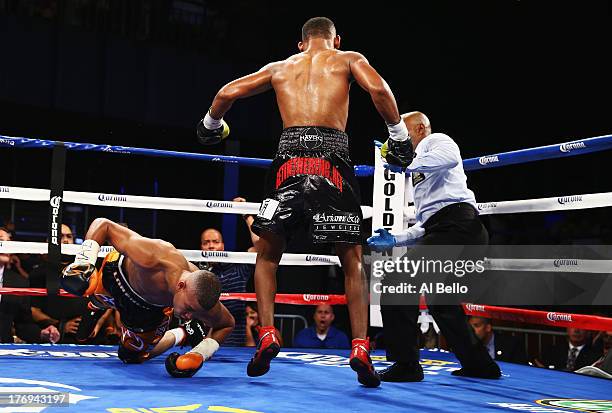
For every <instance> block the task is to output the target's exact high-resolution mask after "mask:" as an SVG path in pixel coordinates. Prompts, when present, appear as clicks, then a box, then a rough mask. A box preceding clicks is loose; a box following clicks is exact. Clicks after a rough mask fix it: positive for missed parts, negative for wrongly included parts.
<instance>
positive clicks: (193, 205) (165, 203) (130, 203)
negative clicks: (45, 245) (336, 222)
mask: <svg viewBox="0 0 612 413" xmlns="http://www.w3.org/2000/svg"><path fill="white" fill-rule="evenodd" d="M49 197H50V191H49V190H48V189H37V188H22V187H15V186H0V199H1V198H4V199H17V200H21V201H49ZM63 201H64V202H66V203H73V204H83V205H97V206H109V207H120V208H145V209H165V210H171V211H195V212H210V213H218V214H254V215H256V214H257V213H258V212H259V205H260V204H259V203H257V202H232V201H211V200H207V199H187V198H163V197H154V196H140V195H120V194H103V193H93V192H74V191H64V199H63ZM361 211H362V213H363V218H364V219H368V218H371V217H372V207H370V206H367V205H363V206H362V207H361Z"/></svg>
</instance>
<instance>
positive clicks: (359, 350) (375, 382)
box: [349, 337, 380, 387]
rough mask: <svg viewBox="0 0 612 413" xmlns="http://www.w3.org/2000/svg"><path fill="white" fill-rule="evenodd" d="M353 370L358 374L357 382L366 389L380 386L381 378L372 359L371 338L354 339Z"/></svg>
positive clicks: (351, 363) (352, 352) (351, 361)
mask: <svg viewBox="0 0 612 413" xmlns="http://www.w3.org/2000/svg"><path fill="white" fill-rule="evenodd" d="M349 364H350V365H351V368H352V369H353V370H354V371H356V372H357V380H358V381H359V383H361V384H363V385H364V386H366V387H378V386H380V377H379V375H378V373H377V372H376V370H374V366H373V365H372V359H371V358H370V340H369V338H367V337H366V338H365V339H363V338H354V339H353V341H352V350H351V360H350V362H349Z"/></svg>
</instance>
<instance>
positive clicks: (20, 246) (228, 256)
mask: <svg viewBox="0 0 612 413" xmlns="http://www.w3.org/2000/svg"><path fill="white" fill-rule="evenodd" d="M61 248H62V254H66V255H77V254H78V253H79V251H80V249H81V246H80V245H77V244H62V245H61ZM112 250H113V247H110V246H102V247H101V248H100V252H99V253H98V257H105V256H106V254H108V253H109V252H110V251H112ZM47 251H48V244H47V243H45V242H24V241H0V253H2V254H47ZM179 251H180V252H181V253H182V254H183V255H184V256H185V258H186V259H187V261H192V262H222V263H228V264H255V261H256V259H257V253H256V252H242V251H238V252H234V251H202V250H179ZM280 265H299V266H314V265H338V266H340V259H339V258H338V257H337V256H335V255H319V254H292V253H284V254H283V256H282V258H281V260H280Z"/></svg>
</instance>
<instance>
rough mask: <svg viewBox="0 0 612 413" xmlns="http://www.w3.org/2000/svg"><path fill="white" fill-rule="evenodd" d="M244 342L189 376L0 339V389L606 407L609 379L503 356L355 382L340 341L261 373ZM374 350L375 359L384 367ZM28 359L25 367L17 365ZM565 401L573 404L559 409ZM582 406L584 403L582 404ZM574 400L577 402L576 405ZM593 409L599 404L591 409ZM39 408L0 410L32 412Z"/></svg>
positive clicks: (141, 401)
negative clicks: (463, 371)
mask: <svg viewBox="0 0 612 413" xmlns="http://www.w3.org/2000/svg"><path fill="white" fill-rule="evenodd" d="M252 351H253V349H252V348H223V347H222V348H221V349H220V350H219V351H218V352H217V353H216V354H215V356H214V359H213V360H211V361H210V362H208V363H206V365H205V366H204V367H203V368H202V370H200V372H198V374H197V375H196V376H194V377H192V378H190V379H184V380H182V379H172V378H171V377H169V376H167V375H166V372H165V369H164V365H163V358H157V359H153V360H151V361H150V362H147V363H144V364H141V365H124V364H122V363H121V362H120V361H119V360H118V359H117V358H116V349H115V348H114V347H110V346H68V345H55V346H51V345H48V346H44V345H0V366H1V367H0V372H1V373H0V397H1V396H2V395H4V396H5V397H6V395H8V394H10V392H17V391H18V390H19V391H26V390H29V391H32V392H39V393H42V392H45V391H55V392H59V393H64V394H66V393H68V398H69V401H70V406H69V407H52V406H49V407H47V408H44V412H45V413H47V412H49V413H52V412H57V413H61V412H64V411H77V412H110V413H150V412H158V413H162V412H166V413H171V412H172V413H175V412H176V413H178V412H206V411H216V412H234V413H250V412H316V411H325V410H333V411H338V412H355V411H380V412H391V411H395V412H419V411H427V412H457V411H469V412H498V413H499V412H504V411H508V412H511V411H513V410H521V411H527V412H551V413H552V412H558V413H560V412H566V413H567V412H573V411H601V412H603V411H609V409H610V403H611V402H610V401H608V402H607V403H606V404H604V403H603V402H601V400H603V399H606V398H608V399H609V398H610V388H611V384H610V381H608V380H605V379H597V378H592V377H586V376H580V375H577V374H570V373H560V372H554V371H548V370H545V369H536V368H533V367H529V366H522V365H516V364H510V363H500V367H501V368H502V371H503V376H502V378H501V379H499V380H480V379H469V378H458V377H455V376H451V371H453V370H455V369H457V368H459V365H458V364H457V362H456V360H455V359H454V357H453V356H452V354H450V353H447V352H442V351H422V352H421V364H422V365H423V370H424V372H425V380H424V381H422V382H419V383H383V384H382V385H381V386H380V387H379V388H376V389H366V388H363V387H361V386H359V385H357V383H356V381H355V377H354V373H353V372H352V371H351V370H350V368H349V365H348V355H349V354H348V350H346V351H342V350H336V351H331V350H304V349H283V350H282V351H281V353H280V354H279V355H278V357H277V358H276V359H275V360H274V361H273V363H272V368H271V370H270V372H269V373H268V374H267V375H266V376H264V378H260V379H252V378H249V377H247V376H246V374H245V365H246V363H247V361H248V360H249V358H250V357H251V355H252V354H251V353H252ZM380 354H381V352H380V351H378V352H375V353H374V357H373V359H374V365H375V366H376V367H377V368H381V367H384V366H386V365H387V364H388V363H387V362H385V361H384V356H382V355H380ZM24 366H27V369H26V368H24ZM568 406H570V407H571V406H573V407H574V408H573V409H567V407H568ZM588 407H590V408H591V409H592V410H585V408H588ZM578 408H580V409H578ZM595 408H599V410H595ZM38 411H43V409H42V408H30V409H22V410H16V409H14V410H11V408H10V407H4V408H2V407H0V412H38Z"/></svg>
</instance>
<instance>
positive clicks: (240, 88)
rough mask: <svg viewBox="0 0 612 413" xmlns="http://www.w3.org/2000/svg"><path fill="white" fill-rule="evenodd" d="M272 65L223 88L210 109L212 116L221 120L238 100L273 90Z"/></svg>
mask: <svg viewBox="0 0 612 413" xmlns="http://www.w3.org/2000/svg"><path fill="white" fill-rule="evenodd" d="M272 65H273V63H270V64H268V65H266V66H264V67H262V68H261V69H260V70H259V71H257V72H255V73H251V74H250V75H247V76H244V77H241V78H239V79H236V80H234V81H232V82H229V83H228V84H226V85H225V86H223V87H222V88H221V89H220V90H219V92H217V95H216V96H215V99H214V100H213V103H212V105H211V107H210V116H212V117H213V118H214V119H221V118H222V117H223V116H224V115H225V113H226V112H227V111H228V110H229V109H230V108H231V107H232V104H233V103H234V101H236V100H237V99H242V98H246V97H249V96H253V95H257V94H259V93H263V92H265V91H267V90H270V89H271V88H272V71H271V69H270V67H271V66H272Z"/></svg>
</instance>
